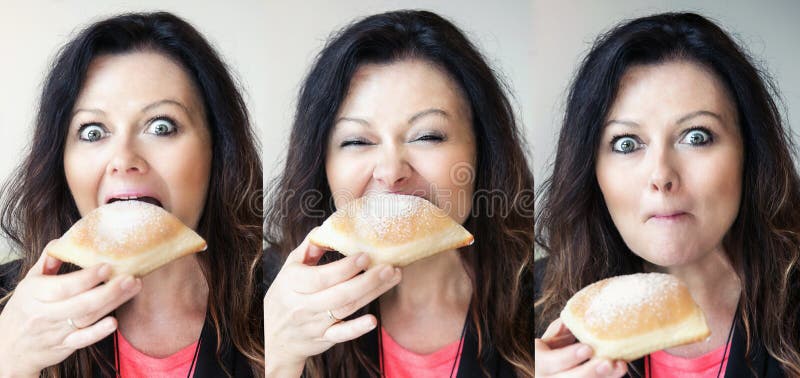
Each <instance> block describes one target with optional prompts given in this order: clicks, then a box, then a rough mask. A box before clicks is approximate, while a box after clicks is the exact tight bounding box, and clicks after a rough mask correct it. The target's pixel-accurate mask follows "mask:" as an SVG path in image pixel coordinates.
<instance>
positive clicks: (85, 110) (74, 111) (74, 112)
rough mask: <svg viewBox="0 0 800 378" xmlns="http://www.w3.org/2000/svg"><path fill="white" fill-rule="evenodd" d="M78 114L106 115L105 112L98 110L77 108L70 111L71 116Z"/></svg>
mask: <svg viewBox="0 0 800 378" xmlns="http://www.w3.org/2000/svg"><path fill="white" fill-rule="evenodd" d="M80 112H88V113H94V114H97V115H105V114H106V112H104V111H102V110H100V109H84V108H78V109H75V110H73V111H72V116H73V117H75V115H76V114H78V113H80Z"/></svg>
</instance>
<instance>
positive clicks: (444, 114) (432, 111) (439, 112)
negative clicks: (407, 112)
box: [408, 108, 450, 124]
mask: <svg viewBox="0 0 800 378" xmlns="http://www.w3.org/2000/svg"><path fill="white" fill-rule="evenodd" d="M431 114H435V115H440V116H442V117H445V118H449V117H450V115H449V114H447V112H446V111H444V110H442V109H435V108H434V109H426V110H423V111H421V112H418V113H416V114H414V115H412V116H411V117H410V118H409V119H408V123H409V124H411V123H414V122H416V121H417V120H419V119H420V118H422V117H425V116H428V115H431Z"/></svg>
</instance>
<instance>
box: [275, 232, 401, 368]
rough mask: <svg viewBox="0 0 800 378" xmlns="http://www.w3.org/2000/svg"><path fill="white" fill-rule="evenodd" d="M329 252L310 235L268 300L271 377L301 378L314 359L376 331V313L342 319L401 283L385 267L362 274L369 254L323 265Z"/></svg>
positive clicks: (285, 267)
mask: <svg viewBox="0 0 800 378" xmlns="http://www.w3.org/2000/svg"><path fill="white" fill-rule="evenodd" d="M326 252H327V251H325V250H323V249H321V248H320V247H318V246H315V245H313V244H311V243H310V242H309V240H308V237H306V240H304V241H303V243H302V244H301V245H300V246H299V247H297V249H295V250H294V251H292V253H291V254H289V256H288V258H287V259H286V263H285V264H284V265H283V267H282V268H281V270H280V272H278V275H277V276H276V277H275V281H274V282H273V283H272V285H271V287H270V288H269V290H268V291H267V295H266V296H265V297H264V335H265V345H264V350H265V361H266V368H267V376H287V377H288V376H293V377H299V376H300V374H301V373H302V371H303V366H304V365H305V360H306V359H307V358H308V357H311V356H314V355H317V354H320V353H322V352H324V351H326V350H328V349H329V348H330V347H332V346H333V345H335V344H337V343H341V342H345V341H349V340H353V339H355V338H357V337H360V336H361V335H363V334H365V333H367V332H369V331H371V330H372V329H373V328H375V326H376V325H377V319H375V316H373V315H371V314H366V315H363V316H360V317H358V318H356V319H351V320H346V321H340V320H339V319H344V318H346V317H348V316H350V315H351V314H353V313H354V312H356V311H357V310H358V309H360V308H362V307H364V306H365V305H367V304H368V303H370V302H372V301H373V300H375V298H378V297H379V296H380V295H381V294H383V293H384V292H386V291H387V290H389V289H391V288H392V287H394V286H395V285H397V284H398V283H399V282H400V279H401V273H400V269H398V268H393V267H391V266H388V265H383V264H382V265H378V266H375V267H372V268H370V269H368V270H367V271H366V272H364V273H363V274H359V273H360V272H361V271H362V270H364V269H366V267H367V266H368V265H369V263H370V260H369V256H367V255H366V254H363V253H361V254H356V255H351V256H348V257H345V258H343V259H341V260H338V261H335V262H332V263H330V264H325V265H319V266H317V265H316V264H317V262H318V261H319V259H320V258H321V257H322V255H324V254H325V253H326ZM331 316H333V318H332V317H331Z"/></svg>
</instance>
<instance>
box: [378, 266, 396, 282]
mask: <svg viewBox="0 0 800 378" xmlns="http://www.w3.org/2000/svg"><path fill="white" fill-rule="evenodd" d="M380 277H381V279H382V280H384V281H389V280H390V279H392V277H394V268H392V267H391V266H385V267H383V269H381V273H380Z"/></svg>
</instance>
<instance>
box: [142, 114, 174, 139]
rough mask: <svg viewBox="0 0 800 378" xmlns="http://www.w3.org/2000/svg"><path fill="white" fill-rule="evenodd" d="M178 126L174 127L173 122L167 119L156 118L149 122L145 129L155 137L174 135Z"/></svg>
mask: <svg viewBox="0 0 800 378" xmlns="http://www.w3.org/2000/svg"><path fill="white" fill-rule="evenodd" d="M177 129H178V126H175V121H173V120H171V119H169V118H167V117H158V118H156V119H154V120H152V121H150V125H148V127H147V132H148V133H150V134H155V135H170V134H173V133H175V131H176V130H177Z"/></svg>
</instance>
